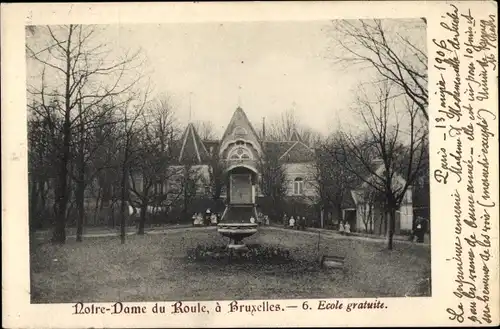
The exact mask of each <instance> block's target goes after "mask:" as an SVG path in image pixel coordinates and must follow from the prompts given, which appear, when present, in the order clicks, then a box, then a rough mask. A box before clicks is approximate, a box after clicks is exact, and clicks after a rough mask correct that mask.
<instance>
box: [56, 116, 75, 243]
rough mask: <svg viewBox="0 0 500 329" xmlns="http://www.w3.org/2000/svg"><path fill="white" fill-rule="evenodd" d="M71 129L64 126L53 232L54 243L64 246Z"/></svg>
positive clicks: (66, 125)
mask: <svg viewBox="0 0 500 329" xmlns="http://www.w3.org/2000/svg"><path fill="white" fill-rule="evenodd" d="M70 132H71V131H70V129H69V117H68V123H67V124H65V125H64V143H63V147H62V148H63V150H62V152H61V153H62V155H61V158H60V165H59V175H58V184H57V187H56V198H55V200H54V210H55V217H56V218H55V226H54V230H53V232H52V240H51V241H52V243H54V244H64V243H65V242H66V210H67V206H68V163H69V157H70V154H69V152H70V150H69V148H70Z"/></svg>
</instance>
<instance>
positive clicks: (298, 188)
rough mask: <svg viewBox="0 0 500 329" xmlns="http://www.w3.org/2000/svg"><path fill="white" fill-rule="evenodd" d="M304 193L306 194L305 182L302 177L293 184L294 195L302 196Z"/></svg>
mask: <svg viewBox="0 0 500 329" xmlns="http://www.w3.org/2000/svg"><path fill="white" fill-rule="evenodd" d="M303 193H304V180H303V179H302V178H300V177H297V178H295V181H294V182H293V194H295V195H302V194H303Z"/></svg>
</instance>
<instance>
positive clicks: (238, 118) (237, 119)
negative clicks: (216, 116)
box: [221, 107, 260, 144]
mask: <svg viewBox="0 0 500 329" xmlns="http://www.w3.org/2000/svg"><path fill="white" fill-rule="evenodd" d="M236 127H238V128H239V129H240V128H241V131H242V132H243V133H245V139H247V140H250V141H252V142H255V143H256V144H260V140H259V135H257V132H256V131H255V129H254V128H253V126H252V124H251V123H250V120H248V117H247V115H246V114H245V112H244V111H243V109H242V108H241V107H238V108H237V109H236V110H235V111H234V113H233V116H232V117H231V120H230V121H229V124H228V125H227V128H226V131H225V132H224V134H223V135H222V138H221V142H222V144H223V143H225V142H226V141H227V140H230V139H232V138H234V137H235V136H232V135H234V134H235V133H237V132H236V131H235V128H236Z"/></svg>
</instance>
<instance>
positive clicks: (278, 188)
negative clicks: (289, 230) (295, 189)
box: [259, 147, 287, 218]
mask: <svg viewBox="0 0 500 329" xmlns="http://www.w3.org/2000/svg"><path fill="white" fill-rule="evenodd" d="M265 149H266V148H265V147H264V150H265ZM259 167H260V168H259V171H260V173H261V179H260V189H261V191H262V194H264V196H266V197H268V198H270V199H271V200H272V203H273V204H274V206H275V208H274V211H275V213H274V214H273V215H274V216H275V217H277V218H279V217H280V216H281V207H282V204H283V201H284V197H285V196H286V191H287V186H286V184H287V176H286V172H285V167H284V165H283V163H282V162H281V161H280V160H279V155H277V154H274V153H271V152H265V153H264V154H263V157H261V159H260V162H259Z"/></svg>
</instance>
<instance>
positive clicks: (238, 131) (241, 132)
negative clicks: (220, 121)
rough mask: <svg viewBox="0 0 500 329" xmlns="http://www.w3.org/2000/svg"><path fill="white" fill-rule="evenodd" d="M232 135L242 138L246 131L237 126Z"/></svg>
mask: <svg viewBox="0 0 500 329" xmlns="http://www.w3.org/2000/svg"><path fill="white" fill-rule="evenodd" d="M233 135H234V136H235V137H244V136H246V135H247V131H246V129H245V128H243V127H241V126H237V127H235V128H234V130H233Z"/></svg>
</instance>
